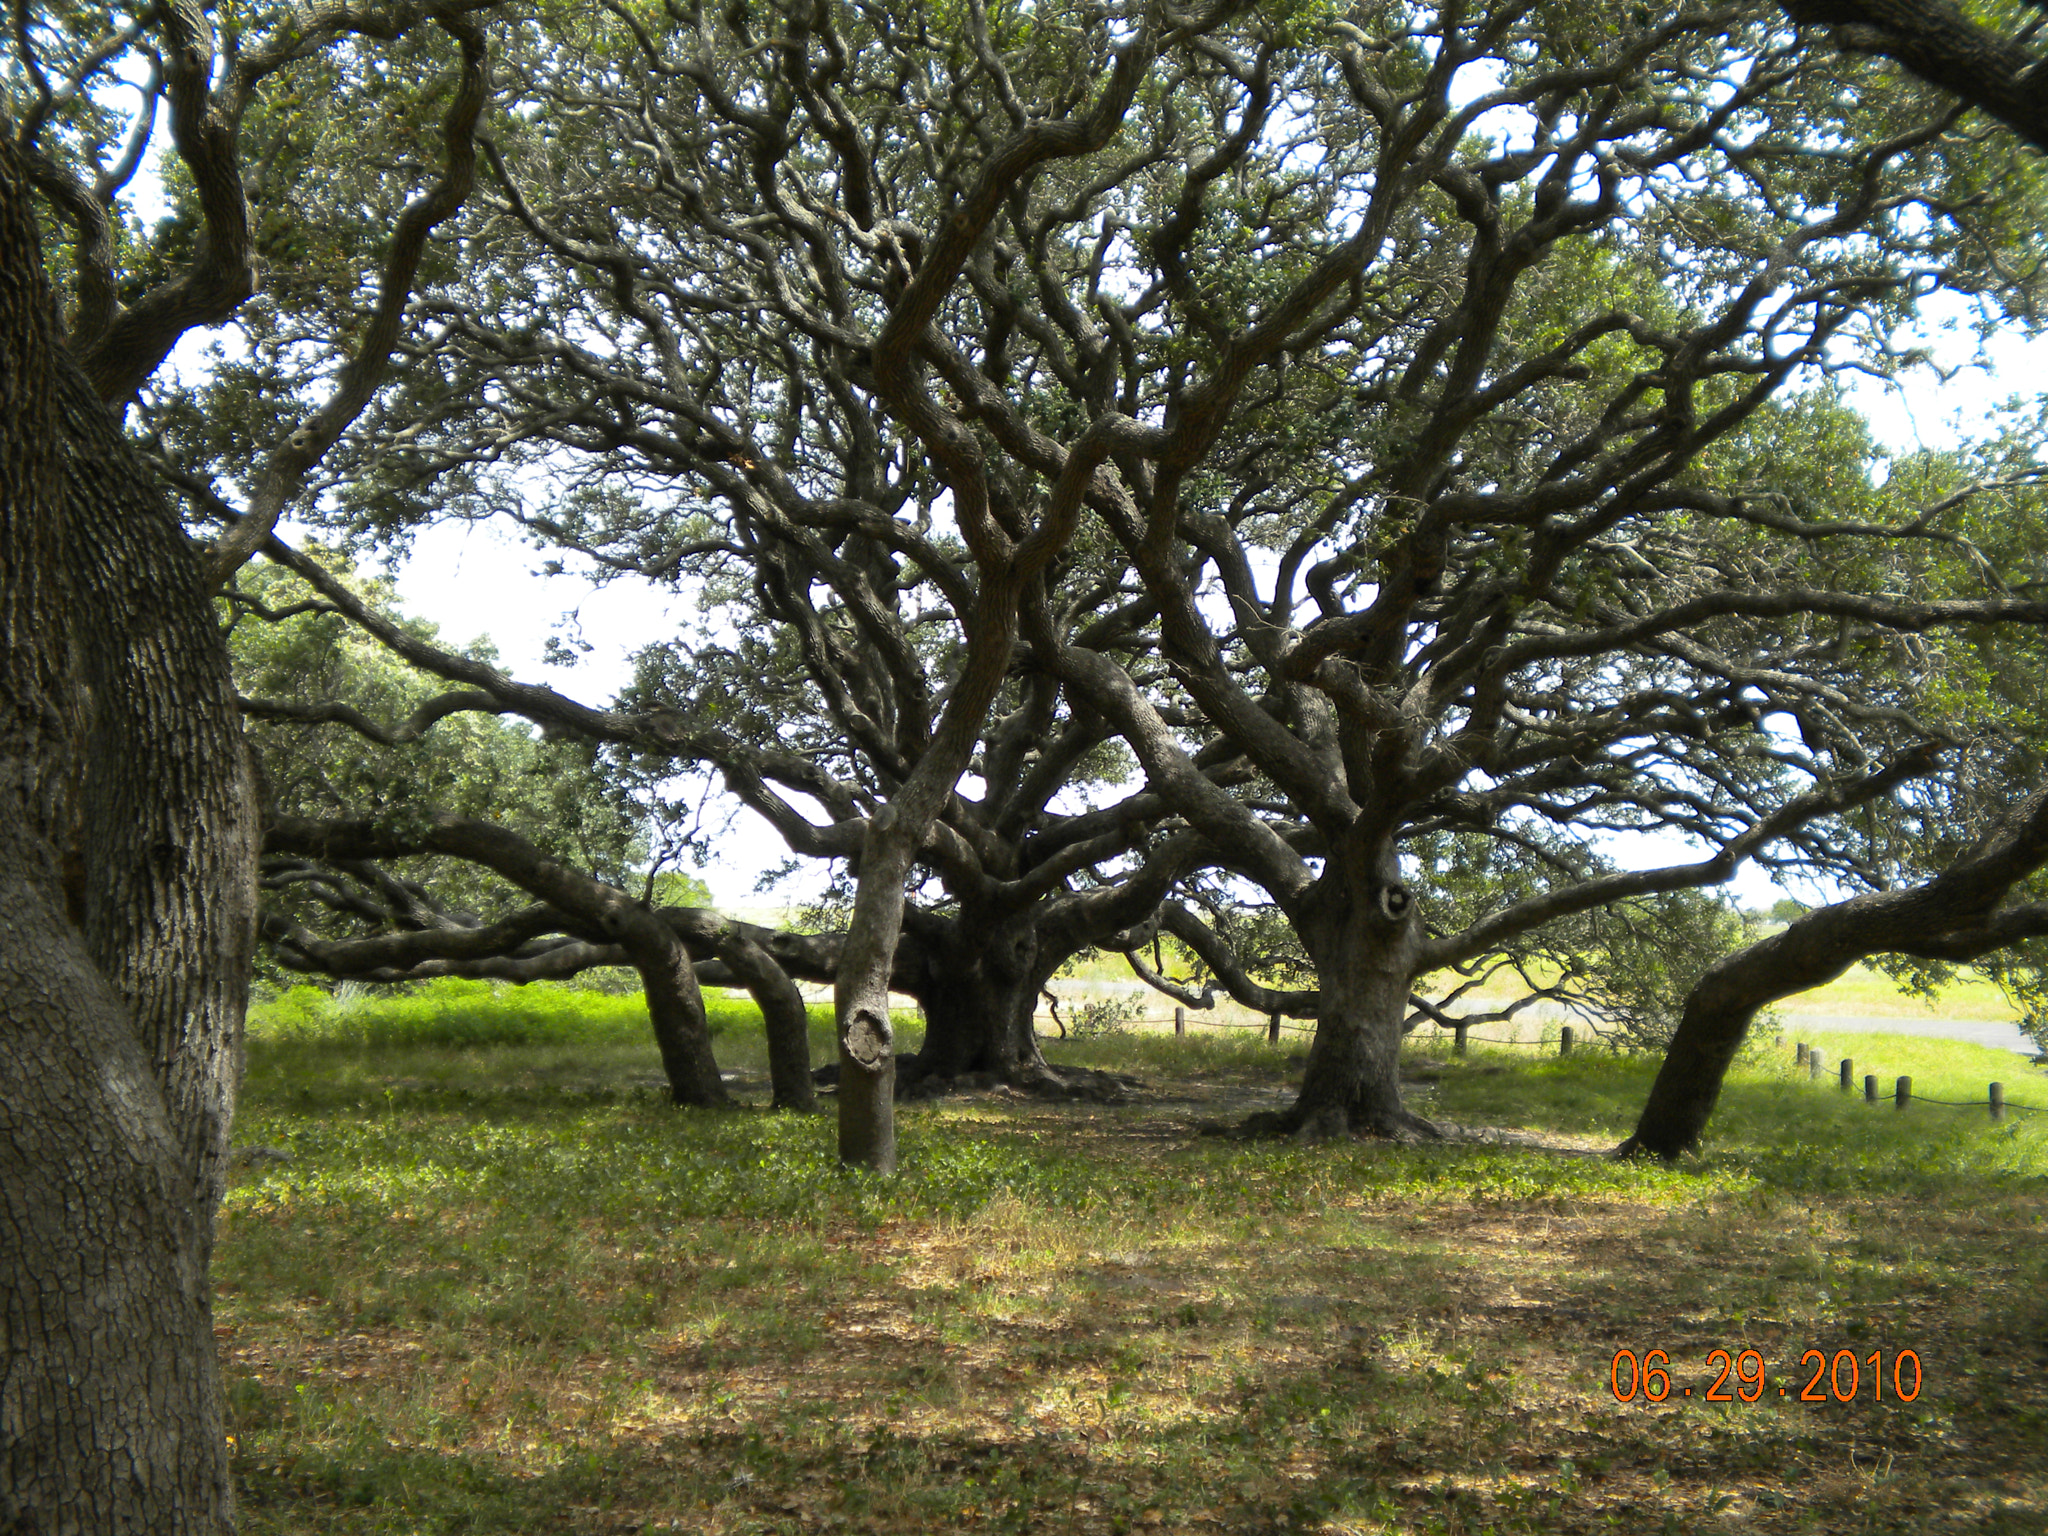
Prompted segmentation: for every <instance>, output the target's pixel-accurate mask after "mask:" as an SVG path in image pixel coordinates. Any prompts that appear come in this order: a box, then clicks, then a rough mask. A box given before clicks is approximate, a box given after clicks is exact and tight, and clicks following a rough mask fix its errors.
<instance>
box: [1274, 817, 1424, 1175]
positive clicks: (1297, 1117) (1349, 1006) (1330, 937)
mask: <svg viewBox="0 0 2048 1536" xmlns="http://www.w3.org/2000/svg"><path fill="white" fill-rule="evenodd" d="M1290 915H1291V916H1292V917H1293V920H1294V924H1295V929H1296V932H1297V933H1298V934H1299V935H1300V937H1301V940H1302V943H1303V945H1304V947H1306V948H1307V950H1308V952H1309V958H1310V959H1311V960H1312V961H1313V962H1314V964H1315V968H1316V980H1317V988H1316V991H1317V999H1318V1006H1317V1011H1316V1033H1315V1038H1314V1040H1313V1042H1312V1043H1311V1044H1310V1046H1309V1053H1308V1064H1307V1066H1306V1067H1305V1068H1304V1070H1303V1072H1302V1079H1301V1094H1300V1097H1298V1098H1297V1099H1296V1100H1295V1102H1294V1105H1293V1107H1292V1108H1291V1109H1289V1110H1287V1111H1286V1112H1285V1113H1283V1114H1281V1115H1279V1116H1278V1117H1275V1118H1274V1119H1272V1120H1270V1121H1264V1120H1262V1121H1258V1122H1256V1123H1253V1124H1248V1125H1247V1129H1248V1130H1252V1131H1283V1132H1286V1133H1287V1134H1290V1135H1297V1136H1303V1137H1310V1138H1318V1139H1319V1138H1323V1137H1329V1136H1341V1135H1367V1136H1387V1137H1400V1138H1406V1137H1413V1136H1434V1135H1436V1134H1437V1131H1436V1127H1435V1126H1434V1125H1432V1124H1430V1122H1429V1121H1427V1120H1425V1119H1423V1118H1422V1117H1421V1116H1419V1115H1416V1114H1412V1113H1410V1112H1409V1111H1408V1110H1407V1109H1405V1108H1404V1107H1403V1106H1402V1103H1401V1039H1402V1034H1403V1031H1404V1027H1405V1024H1406V1021H1407V1017H1408V998H1409V993H1410V991H1411V989H1412V988H1413V985H1414V981H1415V975H1416V971H1417V970H1418V968H1419V965H1420V961H1421V956H1422V947H1423V946H1422V926H1421V923H1420V922H1419V921H1418V919H1417V916H1416V912H1415V901H1414V897H1413V896H1412V895H1411V893H1410V892H1409V889H1408V887H1407V886H1406V885H1404V884H1403V883H1402V882H1401V879H1400V876H1399V872H1398V871H1397V869H1396V868H1395V867H1394V863H1393V859H1392V856H1391V854H1390V853H1384V852H1383V853H1382V854H1380V855H1379V856H1378V857H1377V858H1375V859H1374V860H1373V867H1372V869H1371V870H1370V872H1363V871H1359V872H1352V871H1346V870H1344V869H1342V868H1341V867H1339V866H1338V864H1337V862H1336V861H1335V860H1333V861H1332V864H1331V867H1330V868H1329V869H1328V870H1326V872H1325V873H1324V875H1323V878H1322V879H1321V880H1319V881H1318V882H1317V884H1316V886H1315V887H1314V888H1313V890H1312V892H1311V894H1310V895H1309V896H1308V897H1307V898H1306V899H1305V900H1304V901H1302V902H1301V903H1300V909H1299V911H1298V912H1296V913H1293V914H1290Z"/></svg>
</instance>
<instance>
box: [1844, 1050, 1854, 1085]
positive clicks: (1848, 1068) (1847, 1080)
mask: <svg viewBox="0 0 2048 1536" xmlns="http://www.w3.org/2000/svg"><path fill="white" fill-rule="evenodd" d="M1855 1065H1856V1063H1855V1062H1853V1061H1851V1060H1850V1059H1849V1058H1848V1057H1846V1056H1844V1057H1843V1058H1842V1092H1844V1093H1847V1092H1848V1091H1849V1090H1850V1089H1851V1088H1854V1087H1855V1086H1856V1073H1855V1071H1854V1070H1853V1069H1854V1068H1855Z"/></svg>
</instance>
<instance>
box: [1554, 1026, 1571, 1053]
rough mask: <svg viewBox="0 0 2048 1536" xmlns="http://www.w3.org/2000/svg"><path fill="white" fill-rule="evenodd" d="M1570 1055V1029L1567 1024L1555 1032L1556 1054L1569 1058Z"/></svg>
mask: <svg viewBox="0 0 2048 1536" xmlns="http://www.w3.org/2000/svg"><path fill="white" fill-rule="evenodd" d="M1571 1053H1572V1027H1571V1025H1569V1024H1567V1025H1565V1026H1564V1028H1563V1029H1560V1030H1559V1031H1558V1032H1557V1054H1558V1055H1560V1056H1569V1055H1571Z"/></svg>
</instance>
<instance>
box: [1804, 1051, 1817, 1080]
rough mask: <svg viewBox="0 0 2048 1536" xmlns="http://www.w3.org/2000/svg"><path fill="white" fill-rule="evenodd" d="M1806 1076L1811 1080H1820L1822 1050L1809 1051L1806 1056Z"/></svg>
mask: <svg viewBox="0 0 2048 1536" xmlns="http://www.w3.org/2000/svg"><path fill="white" fill-rule="evenodd" d="M1806 1076H1807V1080H1808V1081H1810V1082H1816V1083H1817V1082H1819V1081H1820V1052H1819V1051H1809V1052H1808V1053H1807V1056H1806Z"/></svg>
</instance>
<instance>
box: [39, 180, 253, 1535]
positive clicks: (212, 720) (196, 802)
mask: <svg viewBox="0 0 2048 1536" xmlns="http://www.w3.org/2000/svg"><path fill="white" fill-rule="evenodd" d="M27 183H28V178H27V175H26V172H25V168H24V167H23V165H22V163H21V160H20V158H19V156H18V155H17V154H16V153H15V152H14V150H13V148H12V146H11V145H9V144H7V143H5V142H4V141H0V555H4V572H0V1442H4V1443H0V1530H4V1531H8V1532H14V1531H23V1532H27V1531H38V1532H45V1531H46V1532H58V1531H79V1532H86V1531H90V1532H95V1533H99V1532H134V1533H137V1536H141V1533H150V1536H163V1533H172V1536H177V1533H188V1532H189V1533H206V1536H211V1533H216V1532H224V1531H227V1530H229V1529H231V1526H232V1513H233V1507H232V1494H231V1490H230V1483H229V1476H228V1460H227V1446H226V1440H225V1436H224V1434H223V1431H222V1423H221V1398H220V1388H219V1377H218V1367H217V1364H216V1359H215V1349H214V1339H213V1320H212V1311H211V1305H212V1303H211V1296H210V1292H209V1283H208V1276H207V1268H208V1263H209V1261H210V1258H211V1254H212V1245H213V1220H214V1213H215V1210H216V1209H217V1207H218V1205H219V1201H220V1196H221V1193H222V1189H223V1185H224V1169H225V1166H226V1157H227V1135H228V1125H229V1121H230V1119H231V1117H232V1114H233V1109H234V1087H235V1082H236V1077H237V1073H238V1067H239V1060H240V1050H241V1031H242V1009H243V1005H244V1000H245V998H246V994H247V986H248V977H249V960H250V950H251V941H252V937H253V932H254V913H255V868H256V866H255V852H256V849H255V831H256V820H255V816H254V813H253V807H252V805H251V801H250V795H249V780H248V771H247V760H246V757H245V755H244V752H243V747H242V742H241V727H240V721H239V718H238V715H237V711H236V707H235V693H234V688H233V685H232V682H231V680H230V678H229V673H228V661H227V650H226V646H225V644H224V643H223V641H222V638H221V635H220V631H219V628H218V626H217V625H216V624H215V622H214V619H213V615H212V611H211V606H210V604H209V602H208V600H207V596H206V592H205V589H204V586H203V584H202V580H201V573H200V569H199V563H198V561H197V559H196V557H195V556H194V554H193V552H192V550H191V549H190V547H189V545H188V544H187V542H186V540H185V538H184V536H183V534H182V532H181V531H180V529H179V527H178V524H177V520H176V518H175V517H174V516H173V515H172V514H171V511H170V509H169V508H168V507H166V506H165V505H164V503H163V501H162V499H161V498H160V496H159V495H158V494H157V492H156V489H155V487H154V484H153V482H152V481H151V479H150V478H149V476H148V475H147V473H146V472H145V471H144V470H143V469H142V468H141V466H140V465H139V464H138V463H137V462H136V461H135V459H134V457H133V455H132V453H131V452H130V450H129V449H128V447H127V445H126V443H125V442H124V441H123V440H122V438H121V436H120V433H119V430H118V428H117V426H116V424H115V422H114V421H113V419H112V418H111V417H110V416H109V414H108V412H107V410H106V409H105V407H104V406H102V405H101V403H100V401H99V399H98V398H97V396H95V395H94V393H93V392H92V390H91V388H90V386H89V385H88V384H87V383H86V381H85V379H84V378H83V376H82V375H80V374H79V373H78V371H77V369H76V368H75V366H74V365H73V364H72V363H71V361H70V359H69V358H68V357H66V356H65V355H64V353H63V352H62V350H61V346H60V344H59V343H58V342H57V341H56V336H57V330H56V325H55V320H54V316H53V314H52V312H51V309H50V299H49V294H48V290H47V287H46V286H45V284H44V283H43V280H42V272H41V270H40V257H39V255H38V251H39V246H38V243H37V236H36V231H35V228H34V224H33V219H32V215H31V214H30V211H29V200H28V192H27Z"/></svg>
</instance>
